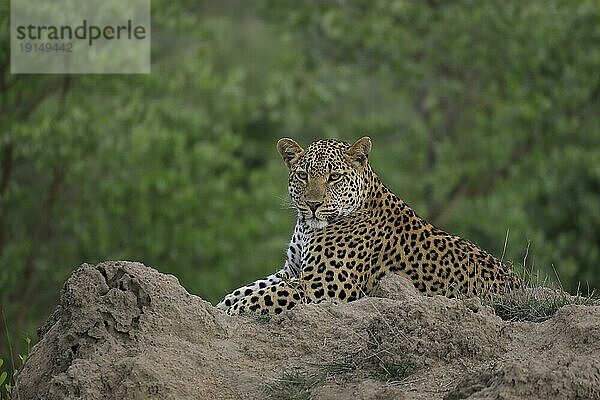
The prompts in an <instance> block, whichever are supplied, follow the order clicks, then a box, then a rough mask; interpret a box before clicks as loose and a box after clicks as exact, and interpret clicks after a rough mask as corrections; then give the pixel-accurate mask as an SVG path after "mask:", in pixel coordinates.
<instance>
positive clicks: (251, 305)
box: [227, 278, 310, 315]
mask: <svg viewBox="0 0 600 400" xmlns="http://www.w3.org/2000/svg"><path fill="white" fill-rule="evenodd" d="M304 293H305V292H304V289H303V288H302V285H301V284H300V283H299V280H298V278H292V279H286V280H283V281H281V282H278V283H276V284H274V285H271V286H269V287H267V288H264V289H258V290H255V291H253V292H252V293H250V294H248V295H246V296H244V297H242V298H240V299H239V300H238V301H236V302H235V303H234V304H233V305H232V306H231V307H229V308H228V309H227V314H229V315H238V314H262V315H266V314H279V313H281V312H283V311H285V310H291V309H292V308H294V307H295V306H296V305H297V304H299V303H303V302H307V303H309V302H310V299H308V298H307V297H306V296H305V294H304Z"/></svg>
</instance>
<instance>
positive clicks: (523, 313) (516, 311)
mask: <svg viewBox="0 0 600 400" xmlns="http://www.w3.org/2000/svg"><path fill="white" fill-rule="evenodd" d="M481 300H482V303H483V304H485V305H488V306H491V307H492V308H493V309H494V310H495V312H496V315H498V316H499V317H500V318H502V319H503V320H505V321H529V322H543V321H546V320H548V319H550V318H552V316H554V314H556V312H557V311H558V310H559V309H560V308H561V307H564V306H567V305H584V306H595V305H600V300H599V299H597V298H595V297H594V295H593V293H592V294H590V295H588V296H582V295H575V296H573V295H571V294H569V293H566V292H564V291H562V290H560V289H552V288H548V287H542V286H540V287H535V288H525V289H515V290H512V291H510V292H507V293H505V294H502V295H496V296H492V297H489V298H482V299H481Z"/></svg>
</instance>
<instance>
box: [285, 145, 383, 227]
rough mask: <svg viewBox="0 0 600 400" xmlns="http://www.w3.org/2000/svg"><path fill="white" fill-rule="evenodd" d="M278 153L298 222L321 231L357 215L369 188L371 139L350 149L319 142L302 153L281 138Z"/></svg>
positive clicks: (298, 146)
mask: <svg viewBox="0 0 600 400" xmlns="http://www.w3.org/2000/svg"><path fill="white" fill-rule="evenodd" d="M277 150H278V151H279V154H281V157H282V158H283V161H284V162H285V164H286V165H287V167H288V168H289V170H290V173H289V193H290V196H291V198H292V203H293V205H294V207H295V208H296V210H297V211H298V218H299V220H300V221H302V222H304V223H306V224H307V225H308V226H310V227H313V228H323V227H325V226H327V225H328V224H329V223H330V222H333V221H335V219H337V218H340V217H344V216H349V215H355V214H357V213H359V212H360V210H361V207H362V205H363V203H364V201H365V200H366V196H367V190H368V187H369V185H368V178H369V176H370V174H369V171H370V170H371V167H370V166H369V160H368V155H369V152H370V151H371V139H369V138H368V137H363V138H361V139H359V140H357V141H356V142H355V143H354V144H352V145H351V144H349V143H346V142H340V141H337V140H318V141H316V142H313V143H312V144H311V145H310V146H308V148H306V150H305V149H303V148H302V147H301V146H300V145H299V144H298V143H296V142H295V141H293V140H292V139H288V138H283V139H280V140H279V142H277Z"/></svg>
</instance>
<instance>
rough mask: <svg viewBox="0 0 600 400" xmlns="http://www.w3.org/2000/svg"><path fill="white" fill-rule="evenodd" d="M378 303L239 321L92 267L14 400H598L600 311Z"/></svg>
mask: <svg viewBox="0 0 600 400" xmlns="http://www.w3.org/2000/svg"><path fill="white" fill-rule="evenodd" d="M375 295H376V296H374V297H368V298H363V299H361V300H359V301H356V302H353V303H349V304H344V305H339V306H338V305H333V304H320V305H302V306H299V307H297V308H296V309H294V310H292V311H290V312H287V313H284V314H282V315H280V316H274V317H229V316H227V315H225V314H224V313H223V312H221V311H218V310H216V309H215V308H214V307H213V306H212V305H211V304H210V303H208V302H206V301H204V300H202V299H201V298H199V297H196V296H193V295H190V294H189V293H187V292H186V291H185V289H184V288H183V287H182V286H181V285H180V284H179V282H178V281H177V279H176V278H175V277H173V276H170V275H164V274H161V273H159V272H157V271H156V270H154V269H152V268H148V267H145V266H144V265H142V264H139V263H131V262H106V263H102V264H98V265H95V266H94V265H87V264H84V265H82V266H81V267H80V268H79V269H77V270H76V271H75V272H74V273H73V274H72V276H71V277H70V278H69V280H68V281H67V282H66V284H65V286H64V289H63V293H62V297H61V300H60V304H59V306H58V307H57V308H56V310H55V311H54V313H53V314H52V316H51V317H50V318H49V319H48V321H47V323H46V324H45V325H44V326H43V327H41V328H40V332H39V334H40V337H41V339H40V341H39V343H38V344H37V345H36V346H35V347H34V348H33V350H32V353H31V355H30V357H29V359H28V360H27V362H26V364H25V367H24V369H23V370H22V372H21V373H20V374H19V376H18V378H17V388H16V389H15V396H14V398H17V399H20V400H27V399H48V400H51V399H86V400H87V399H90V400H93V399H161V400H163V399H254V398H256V399H265V398H274V399H293V398H303V399H308V398H314V399H563V398H564V399H600V307H586V306H567V307H564V308H562V309H561V310H559V312H558V313H557V314H556V316H555V317H553V318H551V319H550V320H548V321H545V322H543V323H514V322H513V323H509V322H504V321H502V320H501V319H500V318H498V317H497V316H496V315H495V314H494V312H493V310H491V309H490V308H488V307H485V306H483V305H481V303H480V302H479V301H478V300H476V299H470V300H466V301H463V300H451V299H446V298H443V297H430V298H428V297H422V296H419V295H417V293H415V290H414V289H413V288H412V285H410V284H407V282H406V281H404V280H403V279H401V278H399V277H390V278H387V279H385V280H384V281H383V282H382V284H381V285H380V287H379V288H378V290H377V292H376V293H375ZM384 297H387V298H384Z"/></svg>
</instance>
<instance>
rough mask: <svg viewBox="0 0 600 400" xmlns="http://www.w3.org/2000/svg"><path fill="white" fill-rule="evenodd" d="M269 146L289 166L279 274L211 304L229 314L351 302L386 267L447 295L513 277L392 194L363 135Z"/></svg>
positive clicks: (501, 286) (495, 288) (497, 287)
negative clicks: (288, 226) (292, 217)
mask: <svg viewBox="0 0 600 400" xmlns="http://www.w3.org/2000/svg"><path fill="white" fill-rule="evenodd" d="M277 148H278V150H279V153H280V154H281V156H282V158H283V161H284V162H285V164H286V165H287V166H288V168H289V193H290V196H291V199H292V203H293V205H294V207H295V208H296V210H297V221H296V226H295V228H294V234H293V236H292V240H291V242H290V245H289V247H288V250H287V257H286V261H285V264H284V266H283V268H282V269H281V270H280V271H279V272H277V273H275V274H273V275H270V276H268V277H267V278H265V279H261V280H258V281H256V282H254V283H252V284H250V285H247V286H245V287H242V288H239V289H237V290H235V291H234V292H233V293H231V294H229V295H227V296H225V298H224V299H223V300H222V301H221V302H220V303H219V304H218V305H217V307H219V308H221V309H224V310H226V311H227V312H228V313H229V314H240V313H248V312H249V313H260V314H271V313H275V314H278V313H281V312H283V311H284V310H289V309H291V308H293V307H294V306H295V305H296V304H298V303H302V302H303V303H311V302H321V301H334V302H338V303H339V302H349V301H353V300H356V299H358V298H360V297H362V296H364V295H366V294H368V293H369V292H370V291H371V290H372V289H373V287H374V286H375V285H376V284H377V282H378V281H379V280H380V279H381V278H382V277H383V276H384V275H385V274H387V273H397V274H401V275H404V276H406V277H408V278H409V279H411V280H412V282H413V284H414V285H415V287H416V288H417V289H418V290H419V291H421V292H423V293H425V294H428V295H436V294H441V295H445V296H448V297H456V296H459V295H465V296H474V295H480V296H481V295H488V294H492V293H503V292H505V291H507V290H510V289H511V288H514V287H519V286H521V285H522V283H521V280H520V278H519V277H518V276H517V275H516V274H515V273H514V272H513V271H512V269H511V268H510V267H509V266H508V265H506V264H504V263H502V262H501V261H500V260H498V259H497V258H495V257H493V256H492V255H490V254H489V253H487V252H486V251H484V250H482V249H480V248H479V247H477V246H476V245H474V244H472V243H470V242H468V241H466V240H464V239H461V238H460V237H458V236H453V235H450V234H448V233H446V232H444V231H442V230H440V229H438V228H436V227H434V226H433V225H431V224H430V223H429V222H427V221H425V220H424V219H422V218H420V217H419V216H417V215H416V214H415V212H414V211H413V210H412V209H411V208H410V207H408V206H407V205H406V203H404V201H402V200H401V199H400V198H398V197H397V196H396V195H395V194H394V193H392V192H391V191H390V190H389V189H388V188H387V187H386V186H385V185H384V184H383V183H382V182H381V180H380V179H379V177H378V176H377V175H376V174H375V172H374V171H373V169H372V168H371V166H370V164H369V161H368V155H369V152H370V150H371V140H370V139H369V138H367V137H363V138H361V139H359V140H358V141H357V142H356V143H354V144H352V145H350V144H348V143H345V142H340V141H336V140H319V141H316V142H314V143H312V144H311V145H310V146H309V147H308V148H307V149H306V150H304V149H302V147H300V145H298V143H296V142H294V141H293V140H291V139H287V138H284V139H281V140H280V141H279V142H278V144H277Z"/></svg>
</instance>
